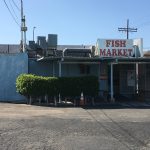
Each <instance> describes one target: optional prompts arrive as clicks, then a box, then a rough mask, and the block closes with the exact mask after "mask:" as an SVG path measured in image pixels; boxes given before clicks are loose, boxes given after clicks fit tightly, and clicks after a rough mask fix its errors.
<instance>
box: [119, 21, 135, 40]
mask: <svg viewBox="0 0 150 150" xmlns="http://www.w3.org/2000/svg"><path fill="white" fill-rule="evenodd" d="M118 31H122V32H126V33H127V39H129V32H137V28H130V27H129V19H127V27H126V28H118Z"/></svg>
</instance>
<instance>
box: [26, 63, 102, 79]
mask: <svg viewBox="0 0 150 150" xmlns="http://www.w3.org/2000/svg"><path fill="white" fill-rule="evenodd" d="M98 69H99V65H96V64H93V65H92V64H91V65H90V73H89V74H88V75H95V76H98ZM61 71H62V77H72V76H82V75H86V74H81V73H80V68H79V64H62V66H61ZM29 73H31V74H36V75H41V76H56V77H58V76H59V64H58V63H57V62H55V63H54V64H53V62H52V61H51V62H37V61H36V60H29Z"/></svg>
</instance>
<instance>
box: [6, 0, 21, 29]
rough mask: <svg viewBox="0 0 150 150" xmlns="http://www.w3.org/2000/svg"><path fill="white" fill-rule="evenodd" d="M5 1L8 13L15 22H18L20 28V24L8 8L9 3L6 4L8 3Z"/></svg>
mask: <svg viewBox="0 0 150 150" xmlns="http://www.w3.org/2000/svg"><path fill="white" fill-rule="evenodd" d="M3 1H4V3H5V6H6V7H7V9H8V11H9V13H10V14H11V16H12V18H13V20H14V21H15V22H16V24H17V25H18V26H19V27H20V25H19V23H18V22H17V20H16V18H15V17H14V15H13V14H12V12H11V10H10V9H9V7H8V5H7V3H6V1H5V0H3Z"/></svg>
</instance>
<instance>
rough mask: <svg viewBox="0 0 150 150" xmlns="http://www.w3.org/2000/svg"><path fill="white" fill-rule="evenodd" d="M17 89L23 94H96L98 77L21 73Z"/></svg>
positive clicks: (17, 81)
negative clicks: (59, 76) (47, 75)
mask: <svg viewBox="0 0 150 150" xmlns="http://www.w3.org/2000/svg"><path fill="white" fill-rule="evenodd" d="M16 87H17V91H18V92H19V93H20V94H22V95H24V96H33V97H39V96H44V95H48V96H57V95H58V94H59V93H60V94H61V96H63V97H66V96H71V97H74V96H80V94H81V92H83V93H84V95H86V96H97V95H98V79H97V77H95V76H84V77H61V78H57V77H41V76H35V75H31V74H21V75H20V76H18V78H17V80H16Z"/></svg>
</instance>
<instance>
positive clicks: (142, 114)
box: [0, 103, 150, 150]
mask: <svg viewBox="0 0 150 150" xmlns="http://www.w3.org/2000/svg"><path fill="white" fill-rule="evenodd" d="M149 127H150V110H149V109H142V108H140V109H139V108H136V109H133V108H130V107H129V108H126V109H123V108H115V109H111V108H109V109H107V108H105V107H104V108H90V109H89V108H61V107H59V108H55V107H40V106H30V105H25V104H7V103H0V150H29V149H33V150H35V149H36V150H38V149H39V150H41V149H42V150H128V149H129V150H149V149H150V130H149Z"/></svg>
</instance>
